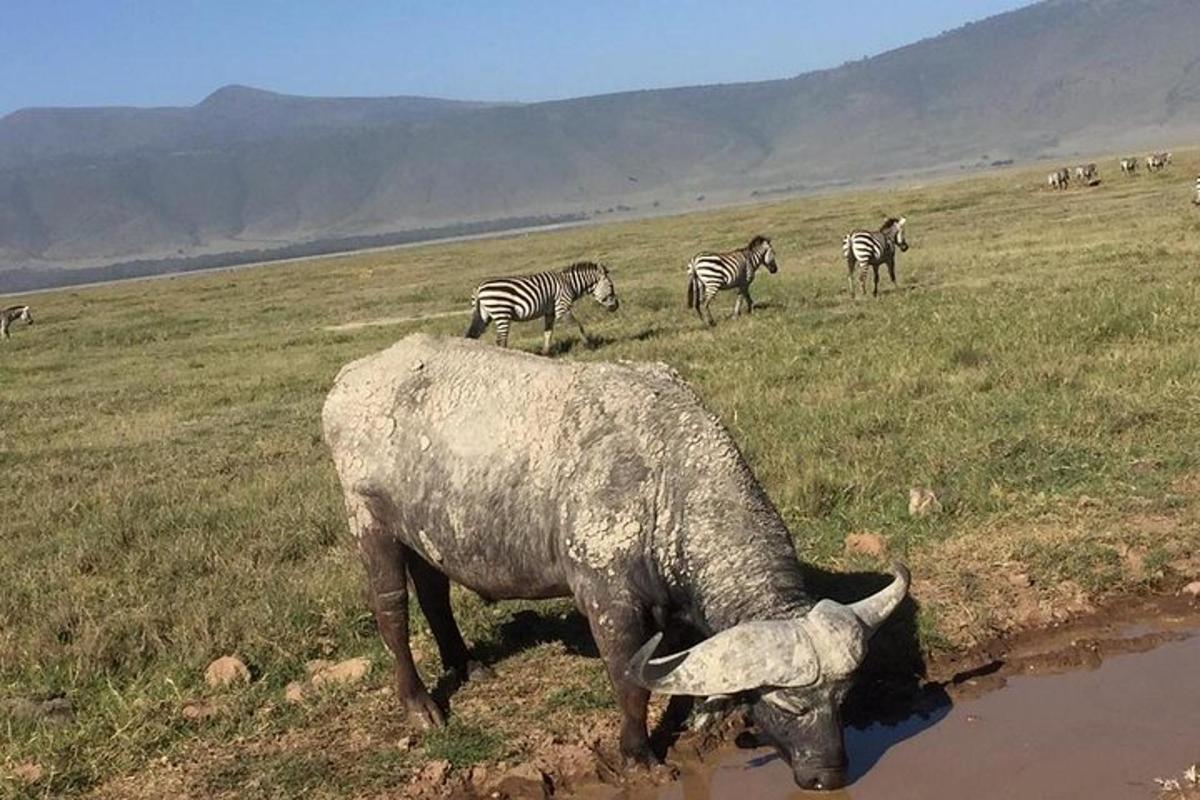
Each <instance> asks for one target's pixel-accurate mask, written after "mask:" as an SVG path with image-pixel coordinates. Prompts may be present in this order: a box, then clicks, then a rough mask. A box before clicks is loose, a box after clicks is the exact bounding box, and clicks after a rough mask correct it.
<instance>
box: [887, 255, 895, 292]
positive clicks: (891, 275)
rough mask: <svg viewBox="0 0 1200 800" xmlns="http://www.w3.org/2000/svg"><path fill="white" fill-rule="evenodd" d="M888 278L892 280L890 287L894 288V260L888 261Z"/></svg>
mask: <svg viewBox="0 0 1200 800" xmlns="http://www.w3.org/2000/svg"><path fill="white" fill-rule="evenodd" d="M888 277H889V278H891V279H892V286H896V259H894V258H893V259H890V260H889V261H888Z"/></svg>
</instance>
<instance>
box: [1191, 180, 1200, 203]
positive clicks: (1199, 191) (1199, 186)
mask: <svg viewBox="0 0 1200 800" xmlns="http://www.w3.org/2000/svg"><path fill="white" fill-rule="evenodd" d="M1192 204H1193V205H1197V206H1200V176H1197V178H1196V194H1195V196H1194V197H1193V198H1192Z"/></svg>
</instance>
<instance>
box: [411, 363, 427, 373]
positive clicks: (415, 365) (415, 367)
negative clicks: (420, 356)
mask: <svg viewBox="0 0 1200 800" xmlns="http://www.w3.org/2000/svg"><path fill="white" fill-rule="evenodd" d="M423 369H425V362H424V361H415V362H413V365H412V371H413V372H420V371H421V370H423Z"/></svg>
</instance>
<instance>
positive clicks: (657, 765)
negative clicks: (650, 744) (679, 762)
mask: <svg viewBox="0 0 1200 800" xmlns="http://www.w3.org/2000/svg"><path fill="white" fill-rule="evenodd" d="M624 758H625V769H626V770H629V771H631V772H637V773H640V774H643V775H645V776H646V777H648V778H649V779H650V780H651V781H652V782H654V783H668V782H670V781H673V780H676V779H677V778H679V768H678V767H676V766H675V765H674V764H668V763H667V762H665V761H659V760H658V757H657V756H655V755H654V753H652V752H650V749H649V748H647V749H646V750H645V752H639V753H635V754H633V755H628V754H627V755H625V757H624Z"/></svg>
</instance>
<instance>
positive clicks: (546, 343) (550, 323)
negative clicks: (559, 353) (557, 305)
mask: <svg viewBox="0 0 1200 800" xmlns="http://www.w3.org/2000/svg"><path fill="white" fill-rule="evenodd" d="M553 334H554V315H553V314H547V315H546V326H545V327H544V328H543V329H542V355H544V356H548V355H550V337H551V336H552V335H553Z"/></svg>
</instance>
